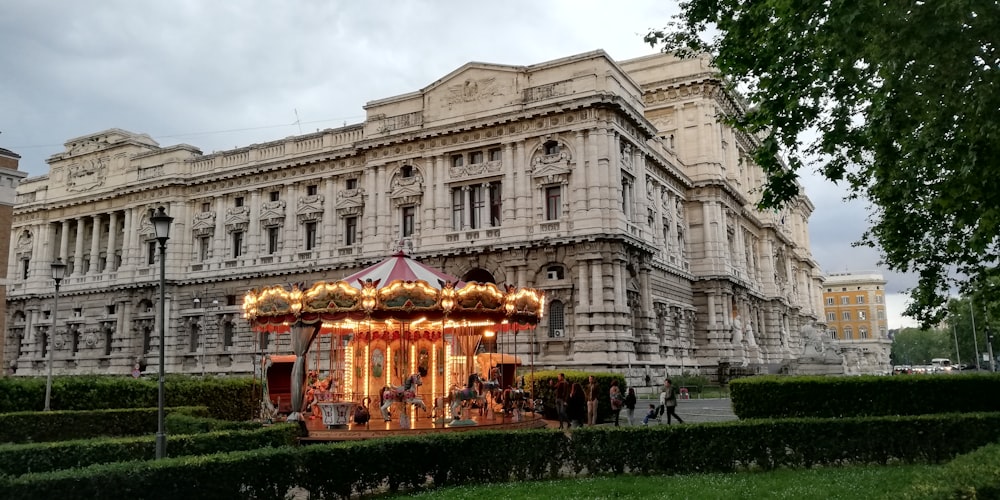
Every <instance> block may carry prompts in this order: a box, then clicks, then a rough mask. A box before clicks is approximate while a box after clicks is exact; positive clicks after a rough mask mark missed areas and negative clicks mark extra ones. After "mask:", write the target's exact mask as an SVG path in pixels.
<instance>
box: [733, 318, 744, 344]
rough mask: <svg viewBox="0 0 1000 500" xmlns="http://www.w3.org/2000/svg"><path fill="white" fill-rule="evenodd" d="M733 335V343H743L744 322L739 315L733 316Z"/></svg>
mask: <svg viewBox="0 0 1000 500" xmlns="http://www.w3.org/2000/svg"><path fill="white" fill-rule="evenodd" d="M732 334H733V337H732V342H733V343H734V344H742V343H743V321H742V320H741V319H740V315H739V314H737V315H736V316H733V326H732Z"/></svg>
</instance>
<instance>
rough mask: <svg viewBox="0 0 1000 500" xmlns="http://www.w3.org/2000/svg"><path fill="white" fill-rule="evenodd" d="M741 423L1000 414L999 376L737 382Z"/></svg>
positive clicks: (768, 378) (773, 378)
mask: <svg viewBox="0 0 1000 500" xmlns="http://www.w3.org/2000/svg"><path fill="white" fill-rule="evenodd" d="M730 391H731V394H732V404H733V412H734V413H736V415H737V416H738V417H740V418H786V417H853V416H874V415H921V414H928V413H950V412H994V411H1000V400H998V399H997V398H993V397H989V396H988V395H990V394H997V393H998V392H1000V374H961V375H959V374H955V375H912V376H911V375H899V376H860V377H821V376H805V377H781V376H759V377H748V378H742V379H737V380H734V381H732V383H731V384H730Z"/></svg>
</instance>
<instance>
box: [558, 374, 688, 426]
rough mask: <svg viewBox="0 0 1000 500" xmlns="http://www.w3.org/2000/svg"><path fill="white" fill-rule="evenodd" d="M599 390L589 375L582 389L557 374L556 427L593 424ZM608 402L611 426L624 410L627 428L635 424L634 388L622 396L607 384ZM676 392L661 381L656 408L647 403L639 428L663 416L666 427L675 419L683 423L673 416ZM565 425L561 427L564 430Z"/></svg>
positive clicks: (678, 417) (674, 413) (614, 386)
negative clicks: (646, 409)
mask: <svg viewBox="0 0 1000 500" xmlns="http://www.w3.org/2000/svg"><path fill="white" fill-rule="evenodd" d="M599 394H600V387H599V386H598V384H597V380H596V379H595V378H594V376H593V375H591V376H589V377H588V378H587V385H586V387H585V386H583V385H582V384H580V383H579V382H576V383H573V384H570V383H569V382H568V381H567V380H566V376H565V375H564V374H562V373H560V374H559V379H558V380H557V381H556V383H555V400H556V412H557V414H558V416H559V428H560V429H563V428H566V429H569V428H571V427H582V426H583V425H596V424H597V407H598V395H599ZM608 396H609V399H610V400H611V410H612V412H613V413H614V416H615V420H614V422H615V427H618V426H619V422H620V418H621V411H622V410H623V409H624V410H625V411H626V412H625V416H626V418H627V419H628V424H629V425H634V424H635V405H636V400H637V398H636V395H635V389H634V388H632V387H629V388H628V393H627V394H625V395H623V394H622V390H621V388H620V387H619V386H618V381H617V380H614V381H612V382H611V388H610V389H609V393H608ZM676 408H677V391H676V390H675V389H674V387H673V384H672V383H671V380H670V379H669V378H668V379H666V380H664V381H663V386H662V387H661V389H660V404H659V406H657V405H654V404H650V405H649V412H648V413H647V414H646V416H645V417H644V418H643V419H642V423H643V425H648V424H649V421H650V420H657V421H659V420H660V419H661V418H662V417H663V415H666V416H667V424H670V423H671V419H677V423H684V420H682V419H681V417H680V416H678V415H677V412H676ZM564 426H565V427H564Z"/></svg>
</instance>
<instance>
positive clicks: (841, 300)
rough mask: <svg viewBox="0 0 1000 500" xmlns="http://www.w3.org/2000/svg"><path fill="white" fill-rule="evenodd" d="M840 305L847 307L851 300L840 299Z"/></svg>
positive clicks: (847, 298) (848, 298)
mask: <svg viewBox="0 0 1000 500" xmlns="http://www.w3.org/2000/svg"><path fill="white" fill-rule="evenodd" d="M840 303H841V305H845V306H846V305H848V304H850V303H851V298H850V297H841V298H840Z"/></svg>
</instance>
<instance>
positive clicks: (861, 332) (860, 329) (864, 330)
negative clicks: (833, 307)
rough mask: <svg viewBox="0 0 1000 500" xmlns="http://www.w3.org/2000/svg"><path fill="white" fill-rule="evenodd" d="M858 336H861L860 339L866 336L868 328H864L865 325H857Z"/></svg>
mask: <svg viewBox="0 0 1000 500" xmlns="http://www.w3.org/2000/svg"><path fill="white" fill-rule="evenodd" d="M858 337H859V338H862V339H866V338H868V329H867V328H865V327H863V326H859V327H858Z"/></svg>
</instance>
